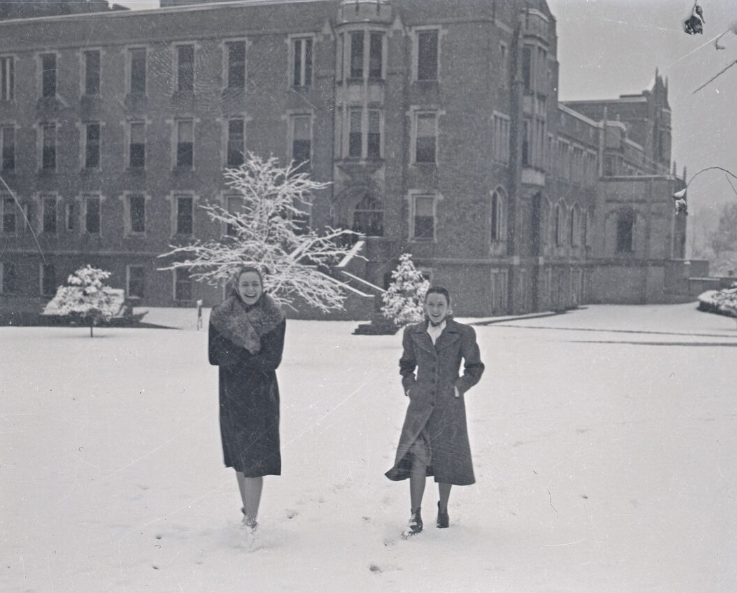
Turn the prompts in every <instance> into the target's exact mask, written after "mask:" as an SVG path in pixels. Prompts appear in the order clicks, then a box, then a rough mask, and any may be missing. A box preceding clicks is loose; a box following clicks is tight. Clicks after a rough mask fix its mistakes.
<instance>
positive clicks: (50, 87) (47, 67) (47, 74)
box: [41, 54, 56, 97]
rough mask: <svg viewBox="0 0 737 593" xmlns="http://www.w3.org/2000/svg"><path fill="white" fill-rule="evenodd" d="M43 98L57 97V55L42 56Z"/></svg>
mask: <svg viewBox="0 0 737 593" xmlns="http://www.w3.org/2000/svg"><path fill="white" fill-rule="evenodd" d="M41 96H42V97H55V96H56V54H41Z"/></svg>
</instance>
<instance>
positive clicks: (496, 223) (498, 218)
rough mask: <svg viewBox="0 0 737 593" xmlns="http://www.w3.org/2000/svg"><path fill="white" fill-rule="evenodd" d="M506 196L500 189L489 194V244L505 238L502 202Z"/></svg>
mask: <svg viewBox="0 0 737 593" xmlns="http://www.w3.org/2000/svg"><path fill="white" fill-rule="evenodd" d="M505 198H506V194H505V192H504V190H503V189H502V188H501V187H498V188H497V189H496V190H494V191H493V192H492V193H491V235H490V238H491V242H492V243H495V242H497V241H503V240H504V239H505V238H506V237H505V235H506V233H505V224H504V222H505V221H504V206H505V204H504V202H505Z"/></svg>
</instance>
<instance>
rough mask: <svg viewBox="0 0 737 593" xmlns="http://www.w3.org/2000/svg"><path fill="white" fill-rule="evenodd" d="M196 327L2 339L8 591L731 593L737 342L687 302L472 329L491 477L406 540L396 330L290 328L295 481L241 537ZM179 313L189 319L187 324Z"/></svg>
mask: <svg viewBox="0 0 737 593" xmlns="http://www.w3.org/2000/svg"><path fill="white" fill-rule="evenodd" d="M167 315H168V316H169V320H170V324H171V325H179V326H180V327H185V328H186V329H178V330H175V329H122V328H101V329H99V330H96V331H95V336H96V337H95V338H94V339H90V338H89V333H88V332H87V331H86V330H85V329H84V328H81V329H80V328H5V327H3V328H0V355H1V356H0V489H1V493H0V532H1V533H0V560H1V561H2V565H0V591H3V592H6V591H7V592H9V593H11V592H12V593H15V592H26V591H27V592H31V591H32V592H38V593H47V592H49V593H52V592H53V593H67V592H68V593H80V592H81V593H85V592H88V591H89V592H94V593H103V592H107V591H110V592H116V593H117V592H124V591H125V592H131V593H139V592H143V591H153V592H157V593H158V592H162V593H163V592H173V593H177V592H186V593H190V592H200V591H203V592H205V591H206V592H213V593H231V592H242V591H266V592H271V591H277V592H281V591H284V592H313V591H314V592H324V591H328V592H330V593H334V592H338V591H340V592H351V593H353V592H364V591H365V592H374V591H375V592H403V591H407V592H412V593H414V592H416V591H423V592H436V591H437V592H445V593H454V592H461V591H462V592H469V593H470V592H475V591H478V592H484V593H486V592H498V593H506V592H509V593H528V592H530V593H532V592H545V593H554V592H565V593H569V592H570V593H579V592H581V593H584V592H585V593H604V592H611V593H622V592H634V593H640V592H646V591H647V592H662V593H693V592H699V593H716V592H724V593H733V592H734V591H737V504H735V498H734V496H735V492H737V488H736V486H737V477H736V475H735V467H737V406H736V405H735V398H737V390H736V389H735V386H736V385H737V363H736V358H735V354H736V353H737V350H735V347H736V346H737V329H736V326H735V323H734V320H732V319H728V318H725V317H718V316H715V315H708V314H704V313H699V312H697V311H696V310H695V307H694V305H677V306H660V307H612V306H608V307H607V306H599V307H589V308H588V309H583V310H579V311H575V312H571V313H568V314H566V315H563V316H558V317H549V318H544V319H528V320H520V321H514V322H506V323H503V324H497V325H489V326H479V327H477V328H476V329H477V333H478V338H479V342H480V345H481V349H482V356H483V359H484V362H485V363H486V364H487V371H486V374H485V375H484V377H483V379H482V381H481V383H480V384H479V385H478V386H477V387H476V388H474V389H473V390H472V391H471V392H470V393H469V395H468V396H467V405H468V415H469V426H470V432H471V439H472V443H471V444H472V449H473V453H474V459H475V464H476V477H477V484H475V485H474V486H470V487H464V488H455V489H454V491H453V493H452V496H451V503H450V517H451V528H450V529H446V530H438V529H436V528H435V527H434V525H433V523H434V516H435V513H434V508H435V502H436V500H437V494H436V492H437V491H436V488H435V487H434V485H432V484H430V483H428V488H427V490H426V495H425V496H426V498H425V503H424V505H423V508H424V517H425V520H426V523H427V528H426V530H425V531H424V532H423V533H422V534H421V535H419V536H417V537H415V538H413V539H412V540H409V541H404V540H402V539H401V538H400V537H399V534H400V532H401V530H402V528H403V526H404V524H405V522H406V520H407V519H408V515H409V495H408V484H407V483H393V482H389V481H388V480H387V479H386V478H384V476H383V472H384V471H386V470H387V469H388V468H389V467H390V466H391V463H392V458H393V455H394V447H395V446H396V442H397V439H398V437H399V431H400V427H401V422H402V418H403V413H404V409H405V406H406V399H405V398H404V396H403V395H402V391H401V388H400V385H399V380H398V373H397V360H398V357H399V355H400V348H399V346H400V337H399V336H353V335H351V331H352V330H353V328H354V327H355V326H356V323H342V322H340V323H338V322H335V323H330V322H309V321H290V322H289V324H288V328H287V346H286V351H285V357H284V362H283V364H282V366H281V368H280V370H279V372H278V375H279V380H280V385H281V390H282V425H281V428H282V444H283V446H282V454H283V460H284V467H283V476H281V477H278V478H276V477H271V478H266V484H265V490H264V499H263V503H262V511H261V516H260V522H261V531H260V539H259V541H258V543H257V546H256V548H255V549H253V550H249V549H247V548H246V547H245V545H244V540H243V535H242V533H240V531H239V530H238V527H237V526H238V523H239V521H240V511H239V508H240V503H239V498H238V494H237V486H236V482H235V479H234V476H233V475H232V470H226V469H225V468H223V467H222V458H221V451H220V442H219V429H218V419H217V394H216V388H217V370H216V369H215V368H214V367H210V366H209V365H208V364H207V360H206V337H207V336H206V331H199V332H198V331H196V330H195V329H194V324H193V323H192V322H191V321H192V320H191V319H190V317H191V316H192V315H193V313H192V312H191V311H185V312H181V311H180V312H168V313H167V312H164V311H158V312H157V311H152V312H151V315H150V317H147V318H145V319H144V321H149V322H152V323H155V322H157V317H158V321H161V319H163V318H164V317H166V316H167ZM177 315H186V316H187V318H186V320H185V321H183V322H181V323H178V324H177V323H176V322H175V321H173V320H175V318H176V316H177Z"/></svg>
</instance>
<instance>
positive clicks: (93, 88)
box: [84, 49, 100, 95]
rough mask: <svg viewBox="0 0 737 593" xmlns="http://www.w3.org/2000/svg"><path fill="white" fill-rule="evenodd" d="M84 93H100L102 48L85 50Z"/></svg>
mask: <svg viewBox="0 0 737 593" xmlns="http://www.w3.org/2000/svg"><path fill="white" fill-rule="evenodd" d="M84 94H85V95H99V94H100V50H97V49H94V50H88V51H85V52H84Z"/></svg>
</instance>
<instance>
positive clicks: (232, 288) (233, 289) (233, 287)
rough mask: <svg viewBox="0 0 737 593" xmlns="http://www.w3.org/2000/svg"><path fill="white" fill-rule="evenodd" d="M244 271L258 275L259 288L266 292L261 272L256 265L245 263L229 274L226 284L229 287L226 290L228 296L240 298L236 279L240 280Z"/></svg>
mask: <svg viewBox="0 0 737 593" xmlns="http://www.w3.org/2000/svg"><path fill="white" fill-rule="evenodd" d="M246 272H253V273H254V274H256V275H257V276H258V279H259V280H260V282H261V290H262V291H263V292H266V287H265V286H264V274H263V272H262V271H261V270H259V269H258V268H257V267H256V266H250V265H245V266H241V267H239V268H237V269H236V271H235V272H234V273H233V275H232V276H231V278H230V280H229V281H228V284H227V286H229V289H228V292H227V295H228V296H235V297H238V298H239V299H240V298H241V295H240V292H238V281H239V280H240V278H241V275H242V274H245V273H246Z"/></svg>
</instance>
